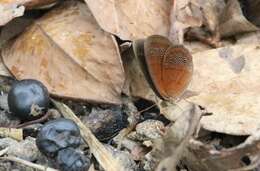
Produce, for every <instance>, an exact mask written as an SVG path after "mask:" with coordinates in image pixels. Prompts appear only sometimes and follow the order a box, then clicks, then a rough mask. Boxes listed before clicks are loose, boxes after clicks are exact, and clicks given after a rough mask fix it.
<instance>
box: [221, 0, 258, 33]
mask: <svg viewBox="0 0 260 171" xmlns="http://www.w3.org/2000/svg"><path fill="white" fill-rule="evenodd" d="M219 30H220V34H221V36H222V37H224V36H232V35H236V34H238V33H246V32H252V31H257V30H259V28H258V27H257V26H256V25H254V24H253V23H251V22H250V21H248V20H247V18H246V17H245V16H244V14H243V11H242V8H241V6H240V3H239V1H238V0H229V1H227V4H226V7H225V9H224V11H223V14H222V16H221V17H220V25H219Z"/></svg>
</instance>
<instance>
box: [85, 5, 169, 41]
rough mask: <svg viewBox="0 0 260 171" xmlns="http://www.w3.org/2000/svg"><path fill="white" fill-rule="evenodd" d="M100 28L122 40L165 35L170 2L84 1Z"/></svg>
mask: <svg viewBox="0 0 260 171" xmlns="http://www.w3.org/2000/svg"><path fill="white" fill-rule="evenodd" d="M85 2H86V3H87V4H88V6H89V8H90V10H91V12H92V13H93V15H94V16H95V18H96V20H97V22H98V23H99V25H100V26H101V27H102V28H103V29H104V30H105V31H107V32H110V33H113V34H115V35H117V36H118V37H120V38H121V39H123V40H134V39H140V38H145V37H147V36H150V35H153V34H160V35H164V36H167V35H168V32H169V24H170V23H169V15H170V9H171V6H172V0H155V1H151V0H142V1H140V0H125V1H119V0H116V1H103V0H85Z"/></svg>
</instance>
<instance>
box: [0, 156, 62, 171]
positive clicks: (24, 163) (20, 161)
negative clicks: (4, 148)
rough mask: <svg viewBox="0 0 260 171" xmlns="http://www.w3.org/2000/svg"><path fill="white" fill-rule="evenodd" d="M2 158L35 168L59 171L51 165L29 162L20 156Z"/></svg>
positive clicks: (43, 170)
mask: <svg viewBox="0 0 260 171" xmlns="http://www.w3.org/2000/svg"><path fill="white" fill-rule="evenodd" d="M0 159H1V160H10V161H13V162H17V163H20V164H22V165H25V166H28V167H31V168H34V169H39V170H42V171H58V170H56V169H53V168H50V167H45V166H42V165H39V164H35V163H32V162H29V161H27V160H23V159H20V158H18V157H14V156H8V157H0Z"/></svg>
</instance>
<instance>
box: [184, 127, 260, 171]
mask: <svg viewBox="0 0 260 171" xmlns="http://www.w3.org/2000/svg"><path fill="white" fill-rule="evenodd" d="M259 143H260V134H259V131H258V132H255V133H254V134H253V135H251V136H249V137H248V138H247V139H246V140H245V141H244V142H242V143H241V144H239V145H237V146H234V147H232V148H227V149H225V148H223V149H222V150H217V149H216V148H215V147H213V146H211V145H209V144H205V143H203V142H201V141H198V140H194V139H192V140H191V141H190V144H189V150H186V152H185V153H184V155H185V159H184V164H187V166H188V167H189V169H191V170H193V171H216V170H228V171H246V170H255V168H256V167H257V166H258V165H259V162H260V161H259V159H260V158H259V157H260V156H259ZM244 158H248V160H249V162H250V163H249V164H246V163H245V162H244V161H243V159H244Z"/></svg>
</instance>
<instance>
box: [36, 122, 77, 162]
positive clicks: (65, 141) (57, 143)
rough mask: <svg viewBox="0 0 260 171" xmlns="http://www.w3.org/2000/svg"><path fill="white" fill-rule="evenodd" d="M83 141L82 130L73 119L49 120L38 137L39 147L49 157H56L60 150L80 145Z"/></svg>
mask: <svg viewBox="0 0 260 171" xmlns="http://www.w3.org/2000/svg"><path fill="white" fill-rule="evenodd" d="M80 142H81V137H80V130H79V128H78V126H77V125H76V124H75V122H73V121H72V120H69V119H65V118H59V119H56V120H52V121H49V122H47V123H46V124H45V125H44V126H43V127H42V128H41V129H40V131H39V133H38V135H37V138H36V145H37V147H38V149H39V150H40V151H41V152H42V153H43V154H44V155H46V156H47V157H52V158H53V157H55V156H56V155H57V153H58V151H59V150H61V149H64V148H68V147H74V148H76V147H78V146H79V145H80Z"/></svg>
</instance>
